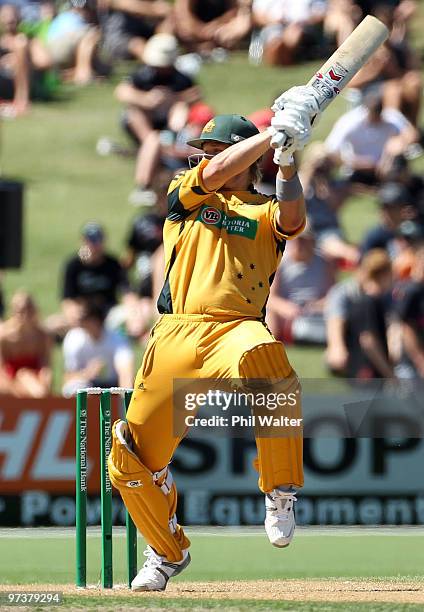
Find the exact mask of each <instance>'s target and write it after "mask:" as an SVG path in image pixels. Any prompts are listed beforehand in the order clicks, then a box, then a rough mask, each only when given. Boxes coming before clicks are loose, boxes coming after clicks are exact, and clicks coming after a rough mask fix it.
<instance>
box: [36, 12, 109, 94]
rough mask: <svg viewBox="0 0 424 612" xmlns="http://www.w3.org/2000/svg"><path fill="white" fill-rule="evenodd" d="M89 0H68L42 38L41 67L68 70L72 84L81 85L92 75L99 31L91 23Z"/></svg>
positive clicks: (93, 14)
mask: <svg viewBox="0 0 424 612" xmlns="http://www.w3.org/2000/svg"><path fill="white" fill-rule="evenodd" d="M91 1H92V0H71V7H70V8H69V9H68V10H65V11H63V12H62V13H59V14H58V15H57V16H56V17H55V18H54V19H53V20H52V22H51V23H50V26H49V28H48V30H47V34H46V38H45V49H46V56H45V60H44V65H43V66H42V67H43V68H51V67H52V66H55V67H59V68H68V69H71V78H72V80H73V82H74V83H76V84H78V85H84V84H86V83H89V82H90V81H91V80H92V79H93V76H94V67H93V66H94V60H95V54H96V50H97V45H98V43H99V41H100V30H99V29H98V28H97V27H96V26H95V25H94V21H95V13H94V10H93V9H94V5H92V4H90V2H91Z"/></svg>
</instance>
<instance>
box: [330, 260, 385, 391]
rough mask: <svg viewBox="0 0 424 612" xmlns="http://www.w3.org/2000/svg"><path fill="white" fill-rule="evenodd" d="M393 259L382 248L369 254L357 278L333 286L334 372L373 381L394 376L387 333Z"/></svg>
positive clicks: (331, 356)
mask: <svg viewBox="0 0 424 612" xmlns="http://www.w3.org/2000/svg"><path fill="white" fill-rule="evenodd" d="M391 286H392V268H391V261H390V258H389V256H388V255H387V253H386V252H385V251H384V250H382V249H374V250H372V251H370V252H369V253H367V254H366V255H365V256H364V257H363V259H362V261H361V264H360V267H359V270H358V274H357V278H356V279H355V280H354V281H348V282H344V283H340V284H339V285H336V286H335V287H333V289H332V290H331V291H330V293H329V295H328V299H327V312H326V319H327V363H328V365H329V367H330V369H331V370H332V371H333V372H334V373H338V374H344V375H346V376H347V377H348V378H355V379H362V380H370V379H375V378H393V376H394V374H393V368H392V365H391V363H390V359H389V352H388V346H387V333H386V315H387V310H388V308H387V294H388V292H389V291H390V290H391Z"/></svg>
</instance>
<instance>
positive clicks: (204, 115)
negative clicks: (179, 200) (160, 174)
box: [160, 102, 215, 172]
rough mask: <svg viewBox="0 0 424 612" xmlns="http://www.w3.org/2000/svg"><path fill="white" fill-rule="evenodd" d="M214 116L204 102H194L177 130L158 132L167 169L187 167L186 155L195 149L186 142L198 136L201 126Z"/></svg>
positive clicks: (163, 161) (191, 153)
mask: <svg viewBox="0 0 424 612" xmlns="http://www.w3.org/2000/svg"><path fill="white" fill-rule="evenodd" d="M214 116H215V112H214V111H213V109H212V108H211V107H210V106H208V105H207V104H205V103H204V102H195V103H194V104H192V105H191V106H190V108H189V109H188V112H187V120H186V123H185V124H184V125H183V127H182V128H181V129H180V130H179V131H178V132H176V133H175V132H172V131H171V130H165V131H163V132H161V134H160V142H161V161H162V165H163V166H165V167H166V168H168V169H169V170H173V171H174V172H175V171H176V170H180V169H182V168H188V159H187V158H188V157H189V156H190V155H193V154H196V153H197V152H198V150H197V149H195V148H194V147H191V146H190V145H188V144H187V142H188V141H189V140H193V139H194V138H198V137H199V136H200V134H201V132H202V129H203V127H204V126H205V125H206V124H207V122H208V121H210V120H211V119H212V118H213V117H214Z"/></svg>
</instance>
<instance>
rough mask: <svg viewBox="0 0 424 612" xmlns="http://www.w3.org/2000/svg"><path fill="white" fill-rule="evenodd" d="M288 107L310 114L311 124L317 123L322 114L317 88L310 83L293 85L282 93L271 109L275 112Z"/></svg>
mask: <svg viewBox="0 0 424 612" xmlns="http://www.w3.org/2000/svg"><path fill="white" fill-rule="evenodd" d="M287 108H292V109H294V110H298V111H300V112H302V113H306V114H307V115H308V116H309V119H310V122H311V125H316V124H317V122H318V119H319V116H320V114H321V111H320V108H319V105H318V102H317V99H316V94H315V90H314V88H313V87H311V86H310V85H302V86H299V87H291V88H290V89H288V90H287V91H285V92H284V93H283V94H281V96H279V97H278V98H277V99H276V100H275V101H274V104H273V105H272V106H271V110H273V111H274V112H275V113H276V112H278V111H280V110H283V109H287Z"/></svg>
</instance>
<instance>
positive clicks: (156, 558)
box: [131, 546, 191, 591]
mask: <svg viewBox="0 0 424 612" xmlns="http://www.w3.org/2000/svg"><path fill="white" fill-rule="evenodd" d="M143 554H144V556H145V557H147V560H146V561H145V563H144V565H143V567H142V568H141V570H140V571H139V572H138V574H137V576H136V577H135V578H134V580H133V581H132V582H131V590H132V591H164V590H165V589H166V585H167V584H168V580H169V579H170V578H172V577H173V576H176V575H177V574H179V573H180V572H182V571H183V570H184V569H185V568H186V567H187V565H188V564H189V563H190V561H191V557H190V553H189V552H188V550H183V558H182V560H181V561H178V562H171V561H167V560H166V559H165V557H161V556H160V555H158V554H157V553H156V552H155V551H154V550H153V548H152V547H151V546H148V547H147V548H146V550H145V551H144V553H143Z"/></svg>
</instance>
